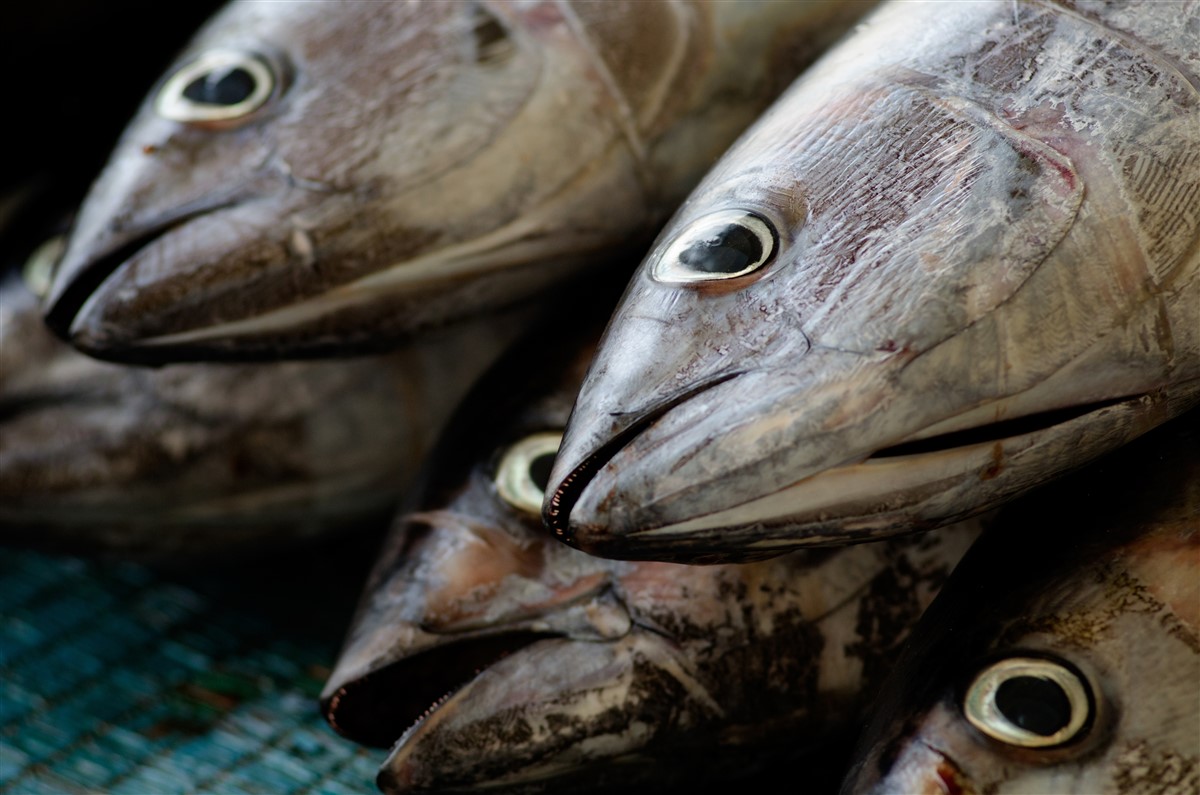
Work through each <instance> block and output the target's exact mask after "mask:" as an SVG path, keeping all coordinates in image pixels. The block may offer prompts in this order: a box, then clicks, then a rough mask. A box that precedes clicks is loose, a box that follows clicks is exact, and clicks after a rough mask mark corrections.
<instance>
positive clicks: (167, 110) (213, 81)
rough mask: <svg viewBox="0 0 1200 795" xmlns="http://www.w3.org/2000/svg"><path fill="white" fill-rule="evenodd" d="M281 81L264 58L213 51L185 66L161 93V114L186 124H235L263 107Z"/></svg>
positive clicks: (172, 76) (157, 106)
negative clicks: (278, 80)
mask: <svg viewBox="0 0 1200 795" xmlns="http://www.w3.org/2000/svg"><path fill="white" fill-rule="evenodd" d="M276 83H277V80H276V78H275V74H274V72H273V71H272V69H271V67H270V65H269V64H268V63H267V62H266V60H264V59H263V58H261V57H259V56H257V55H253V54H251V53H246V52H239V51H237V50H211V51H209V52H206V53H204V54H203V55H201V56H200V57H199V58H197V59H196V60H194V61H191V62H189V63H187V64H184V65H183V66H182V67H180V68H179V70H178V71H177V72H175V74H173V75H171V77H170V78H168V80H167V82H166V83H164V84H163V87H162V89H161V90H160V91H159V92H158V99H157V101H156V102H155V108H156V109H157V110H158V114H159V115H160V116H163V117H164V118H167V119H170V120H172V121H178V122H183V123H185V124H205V123H214V122H233V121H238V120H240V119H242V118H244V117H246V116H249V115H250V114H251V113H253V112H254V111H256V110H258V109H259V108H260V107H262V106H263V104H264V103H266V101H267V100H268V99H270V97H271V94H272V93H273V92H274V91H275V86H276Z"/></svg>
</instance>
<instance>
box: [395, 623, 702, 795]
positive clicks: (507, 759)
mask: <svg viewBox="0 0 1200 795" xmlns="http://www.w3.org/2000/svg"><path fill="white" fill-rule="evenodd" d="M679 665H680V662H679V661H678V660H677V659H676V652H675V650H674V649H673V648H672V646H671V644H670V642H669V641H667V640H666V639H665V638H662V637H661V636H659V635H657V634H654V633H649V632H644V631H642V630H635V631H634V632H632V633H631V634H629V635H628V636H626V637H624V638H621V639H620V640H618V641H616V642H611V643H585V642H578V641H571V640H567V639H556V640H547V641H542V642H540V643H537V644H535V645H532V646H529V647H528V648H526V649H524V650H523V651H521V652H519V653H517V654H514V655H512V656H510V657H507V658H505V659H504V660H502V661H501V662H500V663H498V664H496V665H494V666H492V667H491V668H488V669H487V670H485V671H484V672H483V673H482V674H481V675H480V676H479V677H478V678H477V679H475V680H474V681H473V682H472V683H471V684H470V685H468V686H467V687H465V688H463V689H462V690H460V691H458V692H457V693H455V694H454V695H453V696H452V697H451V698H450V699H448V700H447V701H446V702H445V703H444V704H442V705H441V706H440V707H439V708H438V709H437V710H435V711H434V712H433V713H432V714H431V715H430V716H429V717H428V718H426V719H425V720H423V721H422V722H421V723H419V724H417V725H416V726H415V727H413V729H412V730H411V731H410V732H409V733H408V734H406V735H405V736H404V737H403V738H401V740H400V741H399V743H397V745H396V746H395V747H394V748H393V749H392V752H391V754H390V756H389V757H388V758H387V760H385V762H384V763H383V766H382V767H381V769H380V774H379V777H378V779H377V782H378V784H379V786H380V788H381V789H382V790H383V791H384V792H386V793H389V794H392V795H394V793H403V792H433V791H437V792H471V791H482V790H487V791H493V790H495V789H498V788H499V789H501V790H508V789H519V788H521V787H529V786H537V785H539V784H541V785H546V784H549V783H551V782H554V783H558V781H556V778H557V777H559V776H561V775H563V774H564V773H567V772H570V773H571V774H572V780H574V779H575V778H576V777H578V779H579V782H581V783H582V782H589V781H590V782H591V783H592V785H593V786H594V780H595V779H596V778H604V777H606V771H605V768H606V767H607V766H609V765H613V764H616V766H617V772H616V773H615V775H616V776H617V777H621V776H623V775H628V770H627V769H625V770H622V768H628V765H625V764H621V763H622V762H632V761H636V760H635V759H634V757H635V756H636V755H637V753H638V752H639V751H640V750H641V749H642V748H644V747H645V746H646V744H647V743H648V742H649V741H651V740H652V739H653V737H654V736H655V734H656V733H657V732H659V731H669V727H670V726H672V725H678V724H687V723H688V722H689V721H691V720H693V719H694V718H696V717H697V716H702V715H704V714H707V713H708V712H709V711H711V709H712V706H711V705H710V704H708V703H705V702H704V701H703V700H699V701H698V700H697V699H696V697H695V696H694V695H692V694H691V693H690V691H689V690H688V688H687V686H686V685H685V684H684V683H683V682H682V681H681V680H680V678H679V676H678V673H677V672H676V669H677V668H678V667H679ZM607 775H613V772H612V771H611V770H610V771H608V772H607Z"/></svg>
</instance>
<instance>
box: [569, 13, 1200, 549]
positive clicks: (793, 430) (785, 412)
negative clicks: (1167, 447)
mask: <svg viewBox="0 0 1200 795" xmlns="http://www.w3.org/2000/svg"><path fill="white" fill-rule="evenodd" d="M1198 19H1200V15H1197V14H1196V5H1195V3H1188V2H1184V3H1154V4H1149V5H1147V4H1125V3H1111V4H1103V5H1102V4H1096V3H1086V2H1080V3H1062V4H1057V3H1050V2H1045V3H1043V2H1031V3H1009V2H994V3H986V2H985V3H968V4H956V5H953V6H948V5H946V4H939V3H932V4H921V3H893V4H889V5H887V6H884V7H881V8H880V9H879V11H878V12H877V13H876V14H875V15H873V16H872V17H870V18H868V19H867V20H866V21H865V22H864V23H863V24H862V25H861V26H860V28H859V29H858V30H857V31H856V32H855V34H854V35H852V36H850V37H848V38H847V39H846V40H844V41H843V42H842V43H841V44H840V45H839V46H838V47H837V48H835V49H834V50H831V51H830V53H828V54H827V56H826V57H825V58H824V59H823V60H822V61H821V62H819V63H818V64H817V65H816V66H814V67H813V69H811V70H810V71H809V72H807V73H806V74H805V76H804V77H802V78H801V79H800V80H799V81H797V83H796V84H795V85H794V86H793V87H792V88H791V89H789V91H788V92H787V93H786V94H785V95H784V96H783V97H782V98H781V99H780V100H779V101H778V102H777V103H776V105H774V106H773V107H772V109H771V110H770V111H769V112H768V113H767V114H766V115H765V116H764V117H763V119H762V120H760V121H759V122H758V123H757V124H756V125H755V126H754V127H752V128H751V129H750V130H749V131H747V133H746V134H745V135H744V136H743V137H742V138H741V139H740V140H739V142H738V143H737V144H736V145H735V146H734V147H733V148H732V149H731V150H730V151H729V153H727V155H726V156H725V157H724V158H723V159H722V160H721V161H720V162H719V163H718V164H717V166H715V167H714V169H713V171H712V172H711V173H710V174H709V175H708V176H707V177H706V178H705V180H704V181H703V182H702V183H701V185H700V186H699V187H698V188H697V189H696V191H695V192H693V194H692V195H691V196H690V197H689V199H688V200H687V201H686V202H685V203H684V205H683V207H682V208H681V209H680V210H679V212H678V213H677V215H676V217H675V218H674V219H673V220H672V221H671V222H670V223H669V224H668V226H667V228H666V229H665V230H664V232H663V234H662V236H661V237H660V240H659V242H658V243H657V244H656V246H655V247H654V249H653V250H652V251H651V253H650V255H649V256H648V257H647V259H646V261H645V262H644V263H643V265H642V267H641V269H640V270H639V272H638V273H637V274H636V275H635V276H634V279H633V281H632V283H631V285H630V287H629V290H628V292H627V294H626V297H625V299H624V300H623V302H622V304H621V305H620V307H619V308H618V310H617V312H616V313H615V315H614V318H613V321H612V323H611V325H610V327H609V330H608V332H607V335H606V338H605V340H604V342H603V343H602V345H601V349H600V351H599V353H598V355H597V358H596V361H595V363H594V364H593V366H592V369H591V372H590V374H589V376H588V378H587V380H586V381H585V383H584V386H583V388H582V390H581V394H580V397H579V400H578V402H577V404H576V410H575V414H574V416H573V418H572V421H571V423H570V426H569V427H568V430H567V434H566V439H565V441H564V446H563V450H562V453H561V454H560V455H559V458H558V462H557V464H556V466H555V470H554V473H553V475H552V481H553V483H554V484H555V485H554V486H552V488H551V490H550V493H549V495H548V500H547V504H546V517H547V521H548V523H549V524H550V525H551V526H552V527H554V528H555V530H556V531H557V532H559V534H560V535H562V536H563V537H564V538H565V539H566V540H568V542H570V543H574V544H576V545H578V546H580V547H581V548H583V549H585V550H588V551H590V552H593V553H596V554H602V555H606V556H613V557H623V558H654V559H664V560H687V559H689V558H691V557H694V556H697V555H705V554H721V555H724V556H731V555H736V554H744V555H747V556H749V555H760V554H762V553H763V552H766V551H772V550H773V551H775V552H784V551H786V550H788V549H792V548H795V547H797V546H801V545H807V544H836V543H844V542H846V541H852V540H863V539H870V538H879V537H883V536H885V535H887V534H892V533H898V532H905V531H910V530H913V529H921V528H925V527H931V526H936V525H938V524H940V523H943V522H946V521H951V520H954V519H956V518H961V517H963V516H965V515H969V514H970V513H971V512H973V511H976V510H980V509H983V508H986V507H989V506H994V505H997V504H999V503H1001V502H1003V501H1004V500H1007V499H1010V498H1011V497H1013V496H1015V495H1017V494H1019V493H1021V492H1022V491H1024V490H1026V489H1028V488H1029V487H1031V486H1032V485H1035V484H1036V483H1038V482H1041V481H1043V480H1045V479H1047V478H1050V477H1052V476H1055V475H1057V474H1061V473H1062V472H1064V471H1066V470H1069V469H1070V468H1073V467H1076V466H1079V465H1081V464H1083V463H1084V462H1086V461H1087V460H1089V459H1091V458H1094V457H1095V456H1097V455H1100V454H1102V453H1103V452H1105V451H1107V450H1110V449H1113V448H1115V447H1117V446H1119V445H1121V444H1123V443H1125V442H1128V441H1129V440H1131V439H1133V438H1135V437H1136V436H1138V435H1139V434H1141V433H1144V432H1145V431H1146V430H1148V429H1149V428H1151V427H1153V426H1154V425H1156V424H1158V423H1161V422H1163V421H1165V420H1166V419H1168V418H1170V417H1171V416H1175V415H1177V414H1179V413H1180V412H1182V411H1184V410H1186V409H1187V408H1188V407H1189V406H1192V405H1195V404H1196V403H1197V401H1198V400H1200V320H1198V318H1200V247H1198V245H1197V240H1198V235H1200V227H1198V223H1197V219H1196V218H1195V216H1194V214H1191V213H1190V211H1189V210H1188V209H1187V208H1188V207H1190V206H1191V199H1190V198H1188V197H1191V196H1194V195H1195V191H1196V190H1198V189H1200V168H1197V164H1200V78H1198V77H1197V75H1198V74H1200V63H1198V62H1197V55H1196V52H1195V48H1194V46H1190V45H1189V43H1188V42H1189V37H1192V38H1191V39H1190V40H1191V41H1193V42H1194V40H1195V39H1194V36H1195V35H1197V33H1198V31H1197V27H1198V26H1200V21H1198ZM1181 20H1182V24H1181ZM964 31H968V32H969V33H963V32H964ZM730 208H744V209H746V210H750V211H754V212H756V213H758V214H759V215H761V216H763V217H765V218H767V219H769V220H771V221H772V222H773V223H774V225H775V227H776V229H777V231H778V235H779V241H780V242H779V245H778V252H777V253H776V254H775V257H774V260H773V261H771V262H770V263H768V264H767V265H766V266H765V267H763V268H762V269H761V270H759V271H756V272H754V273H752V274H750V275H747V276H743V277H740V278H738V279H733V280H729V281H721V282H716V281H713V282H702V283H693V284H690V285H689V284H673V283H663V282H660V281H656V280H655V278H654V277H653V273H652V271H653V268H655V267H657V266H658V263H659V260H660V258H661V257H663V256H664V254H665V253H666V252H667V251H669V250H670V249H671V246H672V244H674V243H675V238H676V236H677V235H680V234H682V233H683V232H684V231H685V230H686V229H687V227H688V225H689V224H691V223H693V222H696V221H698V220H699V219H701V218H703V217H704V216H706V215H707V214H708V213H710V212H712V211H713V210H716V209H721V210H725V209H730ZM1054 412H1062V414H1055V413H1054ZM1017 418H1025V419H1024V421H1023V423H1018V424H1017V425H1015V426H1005V425H1003V424H1002V423H1003V422H1004V421H1006V420H1012V419H1017ZM955 434H959V435H957V436H956V435H955Z"/></svg>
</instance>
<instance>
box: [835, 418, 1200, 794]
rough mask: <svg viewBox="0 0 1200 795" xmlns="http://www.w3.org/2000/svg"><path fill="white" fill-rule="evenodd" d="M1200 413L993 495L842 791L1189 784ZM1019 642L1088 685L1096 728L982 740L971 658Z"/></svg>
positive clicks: (1196, 690) (1198, 649)
mask: <svg viewBox="0 0 1200 795" xmlns="http://www.w3.org/2000/svg"><path fill="white" fill-rule="evenodd" d="M1198 430H1200V417H1197V416H1196V414H1195V412H1192V413H1191V414H1190V415H1188V416H1187V417H1184V418H1181V419H1180V420H1177V421H1175V422H1172V423H1169V424H1167V425H1166V426H1164V427H1163V428H1161V429H1160V430H1159V431H1157V432H1156V433H1154V434H1152V435H1148V436H1147V437H1144V438H1143V439H1141V440H1139V441H1138V442H1136V443H1135V444H1134V445H1131V446H1130V448H1129V449H1128V450H1123V451H1121V452H1120V453H1117V454H1114V455H1113V456H1110V457H1108V458H1106V459H1104V461H1103V462H1102V463H1101V464H1098V465H1096V466H1094V467H1092V468H1090V469H1087V470H1084V471H1082V472H1080V473H1078V474H1077V476H1075V477H1074V478H1073V479H1072V480H1071V482H1070V483H1063V484H1061V485H1056V486H1054V487H1049V488H1047V489H1045V490H1043V491H1042V492H1041V493H1039V494H1038V495H1036V496H1035V497H1033V498H1031V499H1030V500H1028V501H1027V502H1025V503H1022V504H1018V505H1017V506H1014V510H1012V511H1011V512H1009V511H1002V512H1001V514H1000V517H999V518H998V519H997V523H996V525H995V526H993V527H992V528H990V529H989V531H988V533H986V534H985V535H984V537H983V539H981V540H980V542H979V543H978V545H977V548H973V549H972V550H971V552H970V553H968V555H967V557H966V558H965V559H964V560H963V562H962V564H961V565H960V567H959V568H958V569H956V570H955V572H954V573H953V574H952V575H951V577H950V580H949V581H948V582H947V583H946V586H945V588H944V589H943V591H942V593H941V594H939V596H938V597H937V599H936V600H935V602H934V604H933V605H932V606H931V607H930V609H929V611H928V612H927V613H926V615H925V616H924V617H923V618H922V620H921V622H919V624H918V628H917V629H916V630H914V632H913V635H912V638H911V641H910V645H909V648H908V649H906V651H905V652H904V655H903V657H902V658H901V660H900V661H898V663H897V665H896V668H895V670H894V671H893V673H892V674H891V675H890V676H889V680H888V683H887V685H885V688H884V693H883V695H882V696H881V698H880V699H879V702H878V704H879V706H878V709H877V711H876V712H875V714H874V716H873V718H872V721H871V725H870V728H869V729H868V731H867V732H866V733H865V735H864V737H863V739H862V742H861V743H860V748H859V754H858V761H857V762H856V763H855V765H854V768H853V770H852V772H851V774H850V775H849V777H848V778H847V780H846V783H845V785H844V787H843V790H842V792H843V793H844V795H852V794H853V793H871V794H872V795H885V793H897V794H899V793H903V794H904V795H911V794H913V793H936V794H937V795H941V794H942V793H945V792H960V793H963V795H980V794H981V793H984V792H987V793H996V794H997V795H1005V793H1028V792H1056V793H1063V794H1064V795H1070V794H1071V793H1094V792H1105V793H1114V794H1115V793H1120V794H1121V795H1132V793H1139V794H1144V795H1175V794H1176V793H1184V792H1194V791H1196V788H1197V786H1200V584H1198V580H1197V577H1196V572H1197V571H1198V570H1200V456H1198V455H1197V452H1196V451H1197V450H1198V449H1200V446H1198V445H1200V434H1198V433H1197V431H1198ZM1065 506H1069V507H1065ZM1031 652H1032V653H1034V654H1044V655H1048V656H1050V657H1051V659H1055V660H1061V661H1065V662H1066V663H1068V664H1069V665H1071V666H1073V667H1074V668H1075V669H1077V670H1078V671H1080V672H1081V673H1082V674H1083V675H1084V677H1085V678H1086V679H1087V680H1088V682H1089V684H1090V686H1091V690H1092V694H1093V698H1094V703H1095V708H1094V710H1093V715H1092V719H1091V725H1090V727H1086V728H1085V729H1084V731H1083V732H1082V733H1081V735H1080V736H1078V737H1076V738H1073V739H1071V740H1069V741H1067V742H1066V743H1065V744H1061V745H1059V746H1056V747H1048V748H1043V749H1039V748H1022V747H1017V746H1014V745H1010V744H1007V743H1005V742H1001V741H998V740H995V739H991V738H988V737H986V736H985V735H984V734H983V732H982V731H980V730H977V729H975V728H973V727H972V726H971V725H970V724H969V723H968V721H967V718H966V717H965V711H966V709H967V708H966V707H964V706H963V690H964V688H965V685H966V683H967V682H968V681H970V680H971V678H972V677H973V676H974V675H975V672H976V671H977V670H979V669H982V668H984V667H985V666H986V664H987V663H988V662H989V661H995V660H1003V659H1006V658H1009V657H1012V656H1015V655H1028V654H1030V653H1031Z"/></svg>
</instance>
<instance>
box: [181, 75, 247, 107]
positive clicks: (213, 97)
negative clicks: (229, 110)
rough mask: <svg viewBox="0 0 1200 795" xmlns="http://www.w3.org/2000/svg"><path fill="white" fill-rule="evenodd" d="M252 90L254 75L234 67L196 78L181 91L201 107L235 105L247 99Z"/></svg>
mask: <svg viewBox="0 0 1200 795" xmlns="http://www.w3.org/2000/svg"><path fill="white" fill-rule="evenodd" d="M254 88H255V83H254V75H252V74H250V73H249V72H247V71H246V70H245V69H242V68H241V67H240V66H235V67H233V68H231V69H224V70H213V71H211V72H209V73H208V74H206V75H203V76H201V77H197V78H196V79H195V80H193V81H192V82H190V83H188V84H187V87H186V88H184V89H183V95H184V96H185V97H187V98H188V99H190V100H191V101H192V102H198V103H201V104H203V105H236V104H238V103H239V102H244V101H245V100H247V99H249V98H250V96H251V95H252V94H253V93H254Z"/></svg>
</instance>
